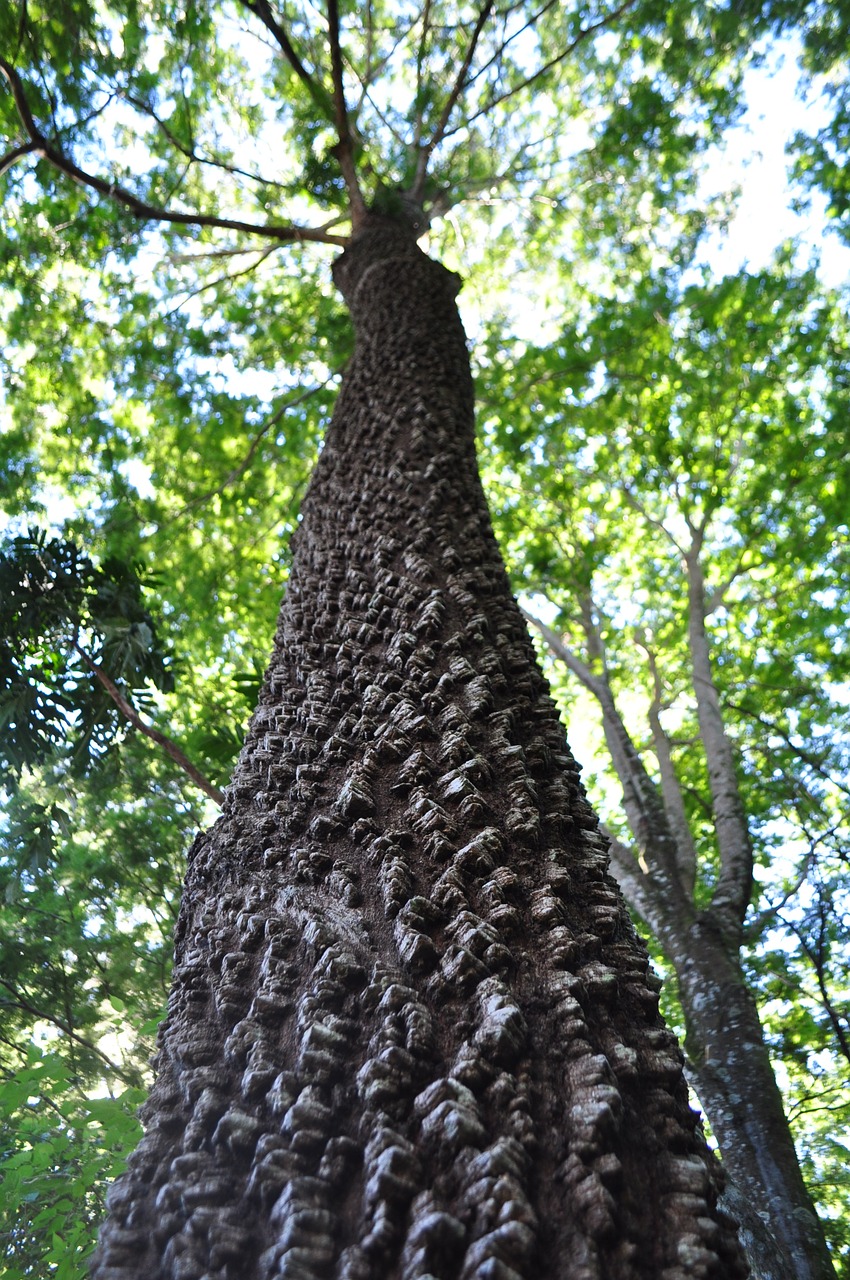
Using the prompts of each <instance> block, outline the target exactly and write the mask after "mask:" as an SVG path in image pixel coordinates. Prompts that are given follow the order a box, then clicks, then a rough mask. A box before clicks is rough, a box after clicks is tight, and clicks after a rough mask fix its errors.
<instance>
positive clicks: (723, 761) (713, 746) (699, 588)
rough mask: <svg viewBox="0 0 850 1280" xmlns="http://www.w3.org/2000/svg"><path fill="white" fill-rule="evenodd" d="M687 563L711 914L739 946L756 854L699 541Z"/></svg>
mask: <svg viewBox="0 0 850 1280" xmlns="http://www.w3.org/2000/svg"><path fill="white" fill-rule="evenodd" d="M685 564H686V568H687V574H688V646H689V649H690V655H691V670H692V675H693V684H694V695H695V697H696V704H697V721H698V723H699V729H700V737H701V738H702V745H703V750H704V751H705V758H706V764H707V765H708V781H709V787H710V789H711V799H712V807H713V811H714V829H715V832H716V834H717V845H718V849H719V851H720V875H719V877H718V880H717V884H716V886H715V889H714V893H713V895H712V902H711V908H710V911H711V912H712V913H713V914H715V915H716V916H718V917H719V918H720V920H721V923H722V926H723V928H724V931H725V932H726V934H727V937H728V938H729V939H730V940H732V941H734V944H735V946H736V947H737V946H739V945H740V942H741V929H742V926H743V922H744V916H745V915H746V911H747V907H748V906H749V902H750V896H751V894H752V887H753V851H752V844H751V842H750V833H749V829H748V826H747V817H746V813H745V811H744V805H743V802H742V800H741V792H740V788H739V786H738V777H737V773H736V769H735V754H734V751H733V748H732V743H731V741H730V740H729V738H728V737H727V734H726V729H725V727H724V724H723V710H722V708H721V705H720V695H719V693H718V691H717V685H716V684H715V682H714V674H713V672H712V668H711V654H710V651H709V642H708V632H707V630H706V625H705V618H706V603H705V582H704V578H703V572H702V565H701V563H700V558H699V545H698V543H697V544H695V545H693V546H692V547H691V548H690V550H689V551H688V553H687V555H686V557H685Z"/></svg>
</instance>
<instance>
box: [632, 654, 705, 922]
mask: <svg viewBox="0 0 850 1280" xmlns="http://www.w3.org/2000/svg"><path fill="white" fill-rule="evenodd" d="M637 642H638V645H639V646H640V648H641V649H643V651H644V653H645V654H646V658H647V662H648V663H649V671H650V675H651V676H652V698H651V700H650V704H649V727H650V732H651V734H652V746H653V749H654V751H655V758H656V760H657V761H658V770H659V774H660V776H661V794H662V796H663V798H664V811H665V813H666V814H667V822H668V824H669V826H670V829H671V831H672V833H673V836H674V839H675V841H676V854H677V862H678V865H679V874H680V875H681V877H682V883H683V885H684V886H685V891H686V892H687V894H688V896H689V897H693V892H694V886H695V884H696V872H697V849H696V845H695V843H694V837H693V833H692V831H691V828H690V824H689V822H688V817H687V813H686V812H685V802H684V797H683V794H682V788H681V786H680V785H679V778H678V775H677V773H676V768H675V765H674V764H673V753H672V751H671V749H670V739H669V738H668V736H667V734H666V733H665V731H664V727H663V725H662V724H661V709H662V705H663V701H662V691H663V687H662V683H661V674H660V672H659V670H658V664H657V662H656V661H655V654H654V652H653V651H652V649H651V648H650V646H649V644H648V643H647V642H645V641H642V640H641V639H640V638H638V641H637Z"/></svg>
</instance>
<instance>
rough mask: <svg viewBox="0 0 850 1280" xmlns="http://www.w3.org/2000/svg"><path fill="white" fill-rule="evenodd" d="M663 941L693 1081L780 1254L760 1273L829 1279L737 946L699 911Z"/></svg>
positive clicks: (734, 1173) (796, 1279)
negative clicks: (779, 1261)
mask: <svg viewBox="0 0 850 1280" xmlns="http://www.w3.org/2000/svg"><path fill="white" fill-rule="evenodd" d="M664 945H665V947H667V948H669V954H670V956H671V957H672V958H673V961H674V964H675V967H676V973H677V978H678V982H679V990H680V993H681V999H682V1008H683V1009H684V1010H685V1018H686V1026H687V1034H686V1038H685V1050H686V1053H687V1061H688V1070H689V1074H690V1076H691V1082H692V1084H693V1087H694V1090H695V1091H696V1094H697V1096H698V1097H699V1100H700V1102H701V1104H702V1106H703V1108H704V1110H705V1113H706V1115H707V1116H708V1117H709V1118H710V1121H711V1127H712V1130H713V1131H714V1135H715V1137H716V1138H717V1142H718V1144H719V1146H720V1150H721V1152H722V1153H723V1162H724V1165H725V1167H726V1169H727V1171H728V1173H729V1175H730V1177H731V1178H732V1180H733V1181H734V1183H735V1185H736V1188H737V1190H738V1192H739V1193H740V1194H741V1195H743V1196H744V1197H745V1198H746V1199H747V1200H748V1201H749V1202H750V1204H751V1205H753V1206H756V1207H757V1209H758V1212H759V1213H760V1215H761V1216H762V1218H763V1220H764V1221H765V1223H766V1225H767V1227H768V1229H769V1230H770V1232H771V1234H772V1235H773V1238H774V1239H775V1240H776V1242H777V1243H778V1245H779V1247H780V1249H781V1251H782V1253H783V1254H784V1257H785V1266H784V1268H783V1269H782V1270H781V1271H779V1270H774V1271H772V1272H770V1273H769V1274H770V1275H771V1276H773V1275H776V1276H778V1277H783V1278H784V1277H793V1280H834V1277H835V1270H834V1268H833V1265H832V1261H831V1259H830V1257H829V1251H828V1250H827V1247H826V1243H825V1241H824V1236H823V1231H822V1229H821V1226H820V1223H819V1221H818V1218H817V1215H816V1213H815V1210H814V1206H813V1204H812V1201H811V1198H810V1196H809V1193H808V1191H807V1190H806V1186H805V1183H804V1182H803V1177H802V1174H801V1172H800V1166H799V1163H798V1160H797V1153H796V1151H795V1149H794V1142H793V1139H792V1137H791V1131H790V1129H789V1127H788V1120H787V1118H786V1116H785V1111H784V1108H783V1105H782V1095H781V1094H780V1092H779V1087H778V1085H777V1083H776V1077H775V1076H774V1074H773V1067H772V1065H771V1061H770V1055H769V1053H768V1050H767V1046H766V1044H765V1042H764V1037H763V1035H762V1029H761V1023H760V1021H759V1016H758V1010H757V1009H756V1006H755V1003H754V1001H753V998H752V995H751V994H750V991H749V989H748V987H747V985H746V982H745V980H744V975H743V972H742V970H741V964H740V960H739V957H738V954H737V951H731V952H730V950H729V948H728V946H727V943H726V941H725V940H724V937H723V934H722V930H721V926H720V924H719V922H718V921H717V920H716V919H715V918H714V913H713V911H705V912H701V913H699V915H698V916H697V917H696V919H695V920H694V922H693V924H692V925H691V927H690V929H687V930H682V931H681V932H680V934H679V936H678V937H677V938H676V939H675V941H674V940H672V939H670V938H668V939H666V940H665V944H664Z"/></svg>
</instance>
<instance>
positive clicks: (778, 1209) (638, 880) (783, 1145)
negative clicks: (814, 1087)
mask: <svg viewBox="0 0 850 1280" xmlns="http://www.w3.org/2000/svg"><path fill="white" fill-rule="evenodd" d="M691 562H695V556H692V557H691V561H690V562H689V563H691ZM690 582H691V591H690V601H689V603H690V607H691V615H692V617H691V626H690V630H691V637H692V647H693V650H694V658H693V682H694V687H695V689H697V690H698V692H697V695H696V697H697V702H698V703H704V704H706V707H705V709H704V711H703V715H702V722H703V724H704V725H705V726H706V728H704V729H703V744H704V746H705V750H706V755H707V757H708V759H709V760H711V761H712V774H713V777H712V788H713V791H714V793H715V795H716V796H718V797H719V802H718V803H717V805H716V807H717V808H718V809H722V810H723V812H724V822H723V823H722V824H721V823H718V824H717V828H716V829H717V836H718V845H719V847H720V849H721V851H722V853H723V855H724V856H723V857H722V859H721V863H722V871H721V874H720V876H719V877H718V880H717V883H716V885H715V888H714V891H713V892H712V894H711V896H710V899H709V901H708V903H707V905H702V906H698V905H697V902H696V901H695V897H694V880H695V877H694V846H693V841H692V839H691V836H690V832H689V830H688V827H687V823H686V821H685V818H684V805H683V804H682V798H681V792H680V790H679V783H678V779H677V778H676V774H675V770H674V768H673V762H672V757H671V755H670V753H669V744H668V743H667V740H666V737H665V735H664V731H663V729H662V727H661V722H660V717H659V715H658V709H657V707H656V708H651V710H650V725H651V728H652V733H653V746H654V749H655V753H656V759H657V761H658V772H659V775H660V779H661V786H660V788H657V787H656V785H655V783H654V782H653V780H652V778H651V777H650V775H649V773H648V772H647V769H646V766H645V765H644V763H643V760H642V758H641V755H640V753H639V751H638V750H637V748H636V746H635V744H634V742H633V740H632V738H631V737H630V735H629V732H628V730H627V728H626V725H625V723H624V721H623V719H622V717H621V715H620V713H619V711H618V709H617V705H616V702H615V699H614V694H613V690H612V689H611V686H610V684H609V683H608V679H607V675H606V674H605V672H604V668H603V674H601V675H594V673H593V672H592V671H591V670H590V668H589V667H588V666H587V665H586V663H584V662H582V661H581V659H580V658H579V657H578V656H577V655H576V654H575V653H573V652H572V650H570V649H569V648H568V646H566V645H565V644H564V643H563V642H562V641H561V640H560V638H559V637H558V636H557V635H555V633H554V632H552V631H551V630H550V629H549V628H548V627H547V626H545V625H544V624H543V623H541V622H540V621H539V620H538V619H533V621H534V625H535V626H536V627H537V628H538V629H539V631H540V632H541V634H542V635H543V637H544V639H545V640H546V643H547V644H548V646H549V648H550V650H551V651H552V653H553V654H554V655H555V656H556V657H557V658H559V659H560V660H561V661H563V662H564V663H565V665H566V666H567V667H568V668H569V669H570V671H572V672H573V673H574V674H575V675H576V676H577V677H578V679H579V680H581V682H582V684H583V685H584V686H585V688H586V689H588V690H589V691H590V692H591V693H592V694H593V695H594V697H595V698H596V699H597V701H598V702H599V706H600V709H601V711H602V722H603V727H604V732H605V741H606V745H607V747H608V750H609V752H610V754H611V761H612V763H613V766H614V769H615V771H616V773H617V776H618V778H619V780H620V783H621V785H622V787H623V811H624V813H625V815H626V818H627V820H628V823H629V827H630V829H631V833H632V836H633V838H634V848H633V849H629V848H627V847H626V846H625V845H623V844H621V843H620V841H618V840H614V839H612V840H611V855H612V859H611V861H612V865H613V868H614V871H615V874H616V876H617V878H618V880H619V882H620V885H621V886H622V889H623V892H624V893H625V895H626V897H627V899H628V900H629V902H630V903H631V906H632V908H633V910H634V911H635V912H637V914H638V915H640V916H641V917H642V918H643V920H644V921H645V922H646V924H647V925H648V926H649V928H650V929H651V930H652V932H653V933H654V935H655V937H656V939H657V940H658V942H659V944H660V945H661V948H662V950H663V952H664V955H665V956H666V958H667V960H668V961H669V963H670V964H671V965H672V966H673V968H674V970H675V973H676V979H677V982H678V988H679V998H680V1001H681V1005H682V1012H683V1013H684V1016H685V1026H686V1036H685V1050H686V1053H687V1068H688V1073H689V1078H690V1080H691V1083H692V1085H693V1087H694V1090H695V1091H696V1093H697V1096H698V1097H699V1100H700V1102H701V1104H702V1106H703V1108H704V1110H705V1114H706V1116H707V1117H708V1120H709V1123H710V1124H711V1128H712V1130H713V1133H714V1136H715V1138H716V1139H717V1142H718V1145H719V1147H720V1151H721V1153H722V1156H723V1164H724V1168H725V1170H726V1173H727V1174H728V1176H729V1178H730V1180H731V1182H732V1183H733V1184H734V1187H735V1189H736V1191H735V1192H732V1191H731V1190H730V1193H729V1194H730V1196H733V1195H734V1196H735V1197H736V1199H735V1203H737V1204H738V1205H739V1206H740V1205H741V1204H743V1203H746V1204H748V1206H749V1209H750V1223H749V1225H748V1226H747V1228H746V1236H747V1240H748V1244H751V1246H752V1247H749V1248H748V1258H749V1261H750V1265H751V1268H752V1270H753V1273H754V1274H755V1275H757V1276H758V1277H759V1280H835V1269H834V1267H833V1264H832V1260H831V1258H830V1256H829V1249H828V1248H827V1243H826V1239H825V1237H824V1233H823V1228H822V1226H821V1224H820V1222H819V1220H818V1217H817V1214H816V1212H815V1208H814V1205H813V1203H812V1200H811V1197H810V1196H809V1193H808V1191H807V1189H806V1185H805V1183H804V1181H803V1176H802V1173H801V1172H800V1165H799V1162H798V1160H797V1153H796V1150H795V1148H794V1140H793V1137H792V1135H791V1129H790V1127H789V1124H788V1119H787V1117H786V1115H785V1111H784V1108H783V1105H782V1095H781V1094H780V1092H779V1087H778V1086H777V1083H776V1077H775V1076H774V1074H773V1066H772V1064H771V1061H770V1054H769V1052H768V1048H767V1045H766V1043H765V1040H764V1036H763V1034H762V1028H761V1023H760V1021H759V1016H758V1010H757V1009H756V1005H755V1002H754V1000H753V997H752V995H751V993H750V991H749V989H748V987H747V983H746V979H745V976H744V969H743V965H742V962H741V954H740V949H741V945H742V942H743V925H744V913H745V911H746V907H747V904H748V901H749V896H750V890H751V885H752V851H751V849H750V845H749V836H748V833H747V826H746V819H745V816H744V810H743V805H742V803H741V800H740V794H739V790H738V785H737V779H736V772H735V763H734V757H733V753H732V747H731V743H730V742H729V740H728V738H727V737H726V734H725V730H724V728H723V723H722V716H721V712H720V700H719V697H718V694H717V690H716V686H715V684H714V679H713V675H712V670H711V663H710V660H709V651H708V643H707V635H706V632H705V626H704V622H705V615H706V609H705V603H704V584H703V579H702V573H701V571H699V572H697V571H696V570H695V571H694V572H693V575H692V577H691V579H690ZM588 612H589V611H588ZM595 640H596V637H595V636H593V635H592V634H591V635H589V637H588V646H589V647H591V645H592V643H593V642H594V641H595ZM636 855H637V856H636ZM700 896H703V895H702V894H701V895H700ZM703 900H704V899H703ZM730 1202H731V1201H730ZM753 1215H754V1216H753ZM738 1216H739V1217H740V1216H742V1215H741V1214H740V1213H739V1215H738ZM759 1223H761V1228H763V1231H766V1232H767V1233H768V1234H769V1235H770V1236H772V1238H773V1242H774V1243H773V1249H772V1250H771V1249H770V1246H769V1243H768V1241H767V1240H758V1239H756V1236H757V1234H759V1233H760V1234H763V1231H762V1230H761V1228H760V1226H759ZM769 1255H770V1256H769Z"/></svg>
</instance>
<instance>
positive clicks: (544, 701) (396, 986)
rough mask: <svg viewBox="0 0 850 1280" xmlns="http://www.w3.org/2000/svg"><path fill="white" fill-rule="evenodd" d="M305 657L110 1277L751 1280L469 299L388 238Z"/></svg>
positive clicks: (358, 359) (245, 783) (372, 286)
mask: <svg viewBox="0 0 850 1280" xmlns="http://www.w3.org/2000/svg"><path fill="white" fill-rule="evenodd" d="M335 275H336V279H337V283H338V285H339V287H340V288H341V290H342V292H343V294H344V296H345V298H346V300H347V302H348V304H349V306H350V308H351V311H352V314H353V317H354V321H355V325H356V328H357V350H356V354H355V357H354V360H353V362H352V365H351V368H350V370H349V373H348V375H347V377H346V381H345V385H344V387H343V389H342V392H341V394H340V398H339V403H338V406H337V410H336V413H335V415H334V420H333V423H332V425H331V427H330V430H329V434H328V439H327V443H326V446H325V449H324V452H323V453H322V456H321V459H320V461H319V464H318V467H317V471H316V474H315V477H314V480H313V482H312V485H311V488H310V491H309V494H308V496H307V498H306V500H305V504H304V513H303V522H302V525H301V528H300V530H299V532H298V535H297V540H296V548H295V554H294V561H293V570H292V575H291V578H290V582H289V586H288V590H287V597H286V602H285V605H284V608H283V610H282V613H281V619H280V626H279V629H278V634H277V638H276V644H275V650H274V654H273V658H272V662H271V666H270V668H269V672H268V675H267V678H266V683H265V686H264V689H263V693H262V695H261V700H260V706H259V708H258V710H257V712H256V714H255V716H254V719H253V721H252V724H251V728H250V731H249V735H248V739H247V742H246V746H245V749H244V751H243V754H242V757H241V759H240V763H239V765H238V767H237V770H236V774H235V776H234V780H233V783H232V785H231V787H230V788H229V791H228V794H227V798H226V801H225V807H224V813H223V815H222V817H221V819H220V820H219V822H218V823H217V824H216V825H215V827H214V828H213V829H212V830H211V831H210V832H208V833H206V834H205V835H203V836H201V837H200V838H199V839H198V841H197V842H196V844H195V846H194V848H193V850H192V853H191V856H190V864H189V870H188V874H187V880H186V886H185V891H184V898H183V904H182V909H181V915H180V921H179V925H178V930H177V940H176V965H175V975H174V986H173V990H172V996H171V1002H170V1007H169V1015H168V1019H167V1021H166V1023H165V1024H164V1027H163V1030H162V1032H161V1036H160V1043H159V1054H158V1059H157V1072H158V1075H157V1082H156V1085H155V1087H154V1091H153V1093H152V1096H151V1099H150V1101H149V1103H148V1105H147V1108H146V1114H145V1121H146V1126H147V1133H146V1136H145V1138H144V1139H143V1142H142V1143H141V1145H140V1147H139V1149H138V1150H137V1152H136V1153H135V1155H134V1156H133V1158H132V1159H131V1162H130V1167H129V1170H128V1172H127V1174H126V1175H125V1176H124V1177H123V1178H122V1179H121V1180H119V1182H118V1183H117V1184H116V1186H115V1187H114V1188H113V1191H112V1192H111V1195H110V1217H109V1220H108V1222H107V1223H106V1225H105V1226H104V1228H103V1231H102V1235H101V1242H100V1246H99V1250H98V1253H97V1257H96V1260H95V1263H94V1275H95V1277H97V1278H98V1280H130V1278H136V1280H141V1278H142V1277H144V1280H164V1278H165V1277H169V1278H172V1277H173V1278H174V1280H178V1278H179V1280H201V1278H202V1277H203V1278H204V1280H237V1277H238V1280H255V1278H256V1280H260V1278H261V1277H263V1278H269V1280H271V1277H300V1278H301V1280H313V1278H315V1280H319V1278H322V1277H338V1278H339V1280H343V1278H345V1280H394V1278H396V1277H398V1278H399V1280H401V1278H402V1277H404V1278H405V1280H408V1278H410V1280H412V1278H413V1277H422V1278H423V1280H425V1277H430V1278H431V1280H433V1278H435V1277H438V1278H440V1280H449V1278H450V1277H451V1278H457V1280H473V1278H475V1280H524V1278H525V1280H528V1278H530V1277H534V1278H535V1280H546V1278H549V1277H551V1278H555V1277H557V1278H559V1280H560V1278H561V1277H563V1278H565V1280H594V1278H596V1277H600V1278H601V1277H610V1278H611V1280H614V1278H615V1277H616V1278H618V1280H619V1278H622V1280H626V1278H627V1277H633V1278H637V1277H643V1278H645V1280H650V1278H651V1280H662V1278H663V1280H685V1277H692V1278H696V1277H705V1278H706V1280H708V1278H709V1277H716V1278H719V1277H729V1278H730V1280H731V1278H734V1277H740V1276H743V1274H744V1270H743V1266H742V1264H741V1262H740V1259H739V1254H738V1246H737V1241H736V1239H735V1236H734V1231H733V1230H732V1228H731V1225H730V1223H729V1221H728V1220H727V1219H725V1218H724V1217H723V1215H722V1213H721V1212H719V1211H718V1209H717V1208H716V1205H715V1195H714V1186H713V1180H712V1176H711V1173H710V1168H711V1157H710V1156H709V1154H708V1152H707V1151H706V1148H705V1145H704V1142H703V1139H702V1135H701V1133H700V1132H699V1130H698V1128H697V1127H696V1126H695V1120H694V1116H693V1114H692V1113H691V1111H690V1110H689V1107H688V1102H687V1092H686V1087H685V1082H684V1078H683V1075H682V1066H681V1056H680V1054H679V1051H678V1049H677V1047H676V1045H675V1042H674V1040H673V1038H672V1036H671V1035H670V1033H669V1032H668V1031H667V1030H666V1029H665V1028H664V1026H663V1024H662V1022H661V1020H660V1017H659V1015H658V1012H657V995H656V988H657V983H656V982H655V981H654V979H653V978H652V976H651V974H650V973H649V971H648V968H647V958H646V954H645V951H644V949H643V947H642V945H641V944H640V943H639V942H638V940H637V939H636V937H635V935H634V932H633V930H632V928H631V925H630V923H629V920H628V916H627V914H626V912H625V908H624V904H623V901H622V898H621V897H620V895H619V892H618V891H617V889H616V886H615V884H614V882H613V881H612V880H611V879H610V878H609V877H608V875H607V873H606V853H605V846H604V842H603V841H602V839H601V838H600V836H599V834H598V832H597V829H596V822H595V819H594V817H593V815H592V813H591V811H590V810H589V808H588V805H587V802H586V800H585V797H584V794H583V792H582V790H581V787H580V785H579V780H578V771H577V768H576V765H575V763H574V761H573V759H572V757H571V756H570V754H569V752H568V750H567V748H566V744H565V742H564V738H563V731H562V729H561V726H560V724H559V720H558V715H557V711H556V709H555V707H554V704H553V703H552V701H551V699H550V697H549V695H548V691H547V687H546V684H545V682H544V680H543V678H542V676H541V674H540V673H539V671H538V669H537V667H536V665H535V663H534V659H533V653H532V649H531V645H530V643H529V639H528V635H527V632H526V629H525V626H524V624H523V621H522V618H521V616H520V614H519V611H518V609H517V607H516V605H515V603H514V601H513V599H512V598H511V595H510V590H509V587H508V582H507V578H506V575H505V572H504V569H503V566H502V563H501V560H500V557H499V554H498V550H497V548H496V544H495V540H494V538H493V534H492V531H491V527H490V522H489V517H488V513H487V509H486V505H485V502H484V497H483V494H482V490H481V487H480V483H479V480H478V475H477V470H476V463H475V451H474V443H473V419H472V385H471V380H470V375H469V366H468V359H467V353H466V348H465V342H464V336H463V331H462V328H461V326H460V322H459V319H458V315H457V310H456V306H455V301H454V299H455V294H456V292H457V280H456V278H455V277H453V276H452V275H451V274H450V273H449V272H447V271H445V270H444V269H443V268H442V267H440V266H438V265H437V264H435V263H433V262H431V261H430V260H429V259H428V258H426V257H425V255H424V254H422V253H421V251H420V250H419V249H418V248H417V246H416V245H415V242H414V240H413V238H412V236H411V235H410V234H409V233H407V232H406V231H405V230H404V229H403V228H402V227H400V226H398V225H397V224H394V223H389V222H384V221H381V220H378V219H374V218H371V219H367V220H366V222H365V223H364V225H363V227H362V229H361V230H360V232H359V234H358V236H357V238H356V239H355V240H354V241H353V243H352V245H351V247H350V248H349V249H347V250H346V252H345V254H344V255H343V256H342V258H341V259H340V261H339V262H338V263H337V266H336V271H335Z"/></svg>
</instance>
